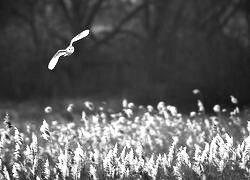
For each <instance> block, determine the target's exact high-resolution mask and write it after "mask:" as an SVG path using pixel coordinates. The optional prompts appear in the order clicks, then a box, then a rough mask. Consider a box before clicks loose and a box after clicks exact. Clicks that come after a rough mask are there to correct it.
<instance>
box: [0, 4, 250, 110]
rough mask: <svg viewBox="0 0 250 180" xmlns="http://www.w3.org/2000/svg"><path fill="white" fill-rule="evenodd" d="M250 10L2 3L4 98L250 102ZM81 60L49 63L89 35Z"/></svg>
mask: <svg viewBox="0 0 250 180" xmlns="http://www.w3.org/2000/svg"><path fill="white" fill-rule="evenodd" d="M249 25H250V1H249V0H220V1H218V0H1V1H0V39H1V40H0V82H1V88H0V98H1V99H2V100H25V99H34V98H52V97H56V98H61V97H78V96H79V97H96V98H98V97H106V98H108V97H110V98H113V97H128V98H130V99H133V100H135V101H137V102H139V103H151V102H156V101H159V100H167V101H168V102H170V103H172V104H175V105H176V104H177V105H178V104H180V105H185V104H189V103H191V102H194V97H193V95H192V90H193V89H195V88H198V89H200V90H201V92H202V96H203V101H204V102H205V104H207V105H212V104H215V103H221V104H226V103H229V98H228V97H229V95H231V94H233V95H234V96H236V97H237V98H238V99H239V100H240V102H241V103H242V104H244V105H247V104H249V102H250V51H249V48H250V28H249ZM87 28H89V29H91V34H90V35H89V36H88V37H87V38H85V39H83V40H81V41H78V42H76V43H75V53H74V54H72V55H71V56H70V57H67V58H64V59H63V60H62V61H60V62H59V63H58V65H57V66H56V68H55V70H54V71H50V70H48V69H47V65H48V62H49V61H50V59H51V57H52V56H53V55H54V53H55V52H56V51H57V50H58V49H63V48H65V47H67V45H68V43H69V41H70V39H71V38H72V37H73V36H75V35H76V34H78V33H79V32H81V31H82V30H84V29H87Z"/></svg>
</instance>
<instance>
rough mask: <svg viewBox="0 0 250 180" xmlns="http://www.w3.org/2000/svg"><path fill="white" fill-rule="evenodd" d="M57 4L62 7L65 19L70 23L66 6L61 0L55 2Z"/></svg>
mask: <svg viewBox="0 0 250 180" xmlns="http://www.w3.org/2000/svg"><path fill="white" fill-rule="evenodd" d="M57 2H58V4H59V5H60V6H61V7H62V9H63V11H64V14H65V17H66V19H68V20H69V21H70V20H71V16H70V13H69V10H68V9H67V6H66V4H65V2H64V1H63V0H57Z"/></svg>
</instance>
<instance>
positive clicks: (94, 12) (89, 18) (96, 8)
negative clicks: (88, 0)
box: [85, 0, 104, 27]
mask: <svg viewBox="0 0 250 180" xmlns="http://www.w3.org/2000/svg"><path fill="white" fill-rule="evenodd" d="M103 2H104V0H98V1H97V2H96V3H95V4H94V5H93V8H92V9H91V11H90V13H89V14H88V16H87V18H86V23H85V26H86V27H90V26H91V24H92V23H93V21H94V19H95V17H96V15H97V14H98V13H97V12H98V11H99V10H100V8H101V6H102V4H103Z"/></svg>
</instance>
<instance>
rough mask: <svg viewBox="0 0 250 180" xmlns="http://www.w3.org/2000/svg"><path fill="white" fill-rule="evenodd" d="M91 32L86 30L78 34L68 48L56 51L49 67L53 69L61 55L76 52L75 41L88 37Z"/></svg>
mask: <svg viewBox="0 0 250 180" xmlns="http://www.w3.org/2000/svg"><path fill="white" fill-rule="evenodd" d="M88 34H89V30H88V29H87V30H84V31H82V32H81V33H80V34H78V35H76V36H75V37H74V38H73V39H71V41H70V44H69V46H68V47H67V48H66V49H61V50H58V51H57V52H56V54H55V55H54V56H53V57H52V59H51V60H50V62H49V65H48V68H49V69H50V70H53V69H54V68H55V66H56V64H57V62H58V60H59V58H60V57H61V56H64V57H65V56H70V55H71V54H72V53H73V52H74V50H75V49H74V47H73V43H74V42H76V41H78V40H80V39H82V38H84V37H86V36H87V35H88Z"/></svg>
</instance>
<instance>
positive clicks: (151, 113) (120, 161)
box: [0, 97, 250, 180]
mask: <svg viewBox="0 0 250 180" xmlns="http://www.w3.org/2000/svg"><path fill="white" fill-rule="evenodd" d="M231 100H232V105H233V106H234V108H233V109H232V110H226V109H222V108H221V107H220V106H219V105H215V106H214V108H213V110H214V113H212V114H209V115H208V114H206V113H205V109H204V107H203V104H202V102H201V101H198V103H197V104H198V108H197V109H198V110H197V111H193V112H191V113H190V115H184V114H181V113H179V112H178V110H177V108H176V107H174V106H171V105H167V104H165V103H164V102H159V103H158V105H157V106H156V107H153V106H150V105H149V106H138V105H135V104H134V103H132V102H127V101H126V100H124V101H123V102H122V103H121V107H122V109H121V110H120V111H118V112H117V111H116V110H113V108H110V106H109V105H108V104H106V103H92V102H90V101H78V102H76V103H75V104H67V103H65V104H64V105H65V106H63V107H64V108H65V109H64V111H61V112H60V113H59V112H57V111H58V109H60V108H62V107H53V106H52V107H50V106H48V107H44V108H42V106H41V107H37V108H35V106H33V104H30V106H29V107H27V106H26V108H23V109H21V110H22V111H27V113H30V114H32V115H34V116H33V120H32V118H31V119H28V118H27V117H25V116H20V115H18V113H16V112H15V111H13V112H12V111H10V110H8V112H6V111H7V110H6V109H4V108H2V110H1V112H2V114H3V118H2V122H1V125H0V135H1V141H0V179H7V180H9V179H29V180H33V179H34V180H38V179H51V180H52V179H65V180H66V179H67V180H68V179H94V180H96V179H100V180H102V179H190V180H192V179H202V180H208V179H225V180H230V179H250V169H249V168H250V136H249V133H250V121H249V122H248V120H250V119H249V117H250V116H249V114H248V112H247V111H244V112H241V111H240V109H239V108H238V107H237V99H233V98H232V97H231ZM19 110H20V109H19ZM25 119H26V120H25Z"/></svg>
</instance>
